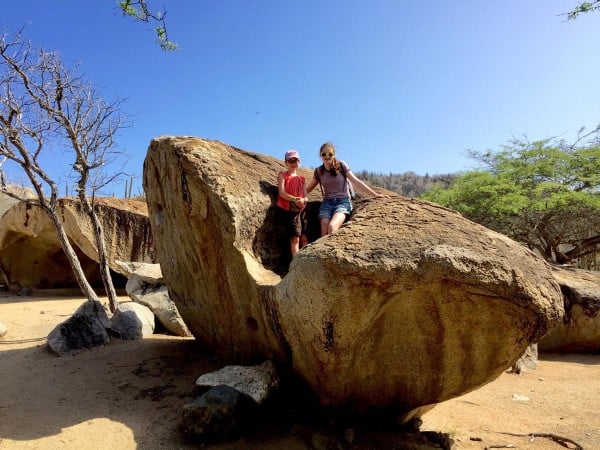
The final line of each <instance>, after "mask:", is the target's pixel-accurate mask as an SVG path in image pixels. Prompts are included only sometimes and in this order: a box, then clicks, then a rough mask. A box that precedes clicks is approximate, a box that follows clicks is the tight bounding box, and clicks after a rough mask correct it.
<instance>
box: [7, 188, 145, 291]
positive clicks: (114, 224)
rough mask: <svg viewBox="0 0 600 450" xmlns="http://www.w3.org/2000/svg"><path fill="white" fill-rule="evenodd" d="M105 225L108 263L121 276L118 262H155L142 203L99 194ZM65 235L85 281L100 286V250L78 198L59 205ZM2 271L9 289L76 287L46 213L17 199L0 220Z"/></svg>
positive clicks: (102, 219) (103, 223)
mask: <svg viewBox="0 0 600 450" xmlns="http://www.w3.org/2000/svg"><path fill="white" fill-rule="evenodd" d="M96 201H97V203H98V213H99V216H100V220H101V222H102V226H103V228H104V233H105V239H106V247H107V250H108V258H109V265H110V268H111V270H112V271H113V273H114V275H115V277H114V278H117V281H118V282H121V284H123V286H124V284H125V282H126V278H125V277H122V279H121V280H120V281H119V280H118V278H119V277H118V276H116V274H122V273H123V271H122V269H121V268H120V267H119V266H118V265H117V263H116V261H117V260H124V261H141V262H148V263H153V262H156V261H155V256H154V246H153V242H152V234H151V231H150V227H149V223H148V212H147V207H146V204H145V203H144V202H140V201H137V200H121V199H115V198H97V199H96ZM58 208H59V211H60V216H61V218H62V220H63V224H64V226H65V229H66V232H67V235H68V237H69V239H70V241H71V243H72V244H73V246H74V248H75V251H76V253H77V255H78V256H79V258H80V261H81V264H82V267H83V269H84V271H85V273H86V276H87V277H88V280H89V281H90V283H91V284H92V286H94V287H102V281H101V279H100V275H99V270H98V263H97V261H98V254H97V251H96V244H95V239H94V236H93V233H92V227H91V222H90V220H89V219H88V217H87V215H86V214H85V212H84V211H83V208H82V206H81V204H80V202H79V201H78V200H75V199H72V198H63V199H60V200H59V205H58ZM0 269H1V270H2V271H3V272H4V274H5V276H6V278H7V282H8V284H9V286H10V287H13V288H26V289H36V288H37V289H50V288H77V287H78V286H77V283H76V281H75V279H74V277H73V275H72V270H71V268H70V266H69V264H68V261H67V259H66V257H65V255H64V253H63V251H62V248H61V246H60V243H59V241H58V239H57V237H56V232H55V230H54V227H53V225H52V222H51V221H50V219H49V218H48V216H47V215H46V214H45V213H44V212H43V211H42V209H41V208H40V207H39V206H37V204H36V203H31V202H29V203H28V202H20V203H18V204H16V205H13V206H12V207H11V208H10V209H9V210H8V211H6V213H5V214H4V215H3V216H2V217H1V218H0Z"/></svg>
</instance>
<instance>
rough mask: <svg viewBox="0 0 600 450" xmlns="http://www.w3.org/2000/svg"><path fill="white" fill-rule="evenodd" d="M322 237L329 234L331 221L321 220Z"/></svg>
mask: <svg viewBox="0 0 600 450" xmlns="http://www.w3.org/2000/svg"><path fill="white" fill-rule="evenodd" d="M320 223H321V236H325V235H326V234H327V230H328V229H329V219H321V222H320Z"/></svg>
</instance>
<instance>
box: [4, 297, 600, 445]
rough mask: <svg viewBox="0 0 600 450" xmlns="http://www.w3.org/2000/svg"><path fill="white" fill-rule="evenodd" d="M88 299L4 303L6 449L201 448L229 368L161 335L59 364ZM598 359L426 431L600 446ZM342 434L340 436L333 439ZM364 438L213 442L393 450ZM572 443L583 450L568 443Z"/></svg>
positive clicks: (533, 376)
mask: <svg viewBox="0 0 600 450" xmlns="http://www.w3.org/2000/svg"><path fill="white" fill-rule="evenodd" d="M83 301H84V299H83V298H74V297H68V298H58V297H14V296H6V294H5V295H2V296H0V322H2V323H4V324H5V325H6V326H7V327H8V333H7V334H6V335H5V336H4V337H1V338H0V450H7V449H11V450H12V449H44V450H46V449H55V448H56V449H58V448H60V449H105V448H110V449H123V450H126V449H188V448H189V449H191V448H198V446H194V445H192V444H190V443H188V442H186V441H184V440H183V439H182V437H181V435H180V433H179V431H178V425H179V423H180V419H181V409H182V407H183V405H185V404H186V403H189V402H190V401H191V400H192V398H193V394H192V392H193V388H194V383H195V380H196V378H197V377H198V376H199V375H200V374H202V373H204V372H207V371H211V370H216V369H218V368H220V367H221V364H220V363H219V362H218V361H216V360H214V359H212V358H210V357H207V356H206V355H203V353H202V351H201V350H199V348H198V346H196V344H195V341H194V340H193V339H186V338H177V337H170V336H165V335H158V334H156V335H154V336H153V337H151V338H149V339H144V340H141V341H120V340H113V341H112V342H111V343H110V344H109V345H107V346H105V347H102V348H97V349H92V350H84V351H80V352H76V353H74V354H72V355H68V356H63V357H60V358H59V357H55V356H53V355H51V354H50V353H49V352H48V350H47V347H46V341H45V337H46V336H47V335H48V333H49V332H50V331H51V330H52V329H53V328H54V326H56V325H57V324H58V323H60V322H62V321H64V320H66V319H67V318H68V317H69V316H70V315H71V313H72V312H73V311H74V310H75V309H76V308H77V307H78V306H79V305H80V304H81V303H82V302H83ZM599 409H600V355H575V354H570V355H540V362H539V367H538V369H536V370H535V371H533V372H529V373H526V374H521V375H515V374H510V373H505V374H503V375H501V376H500V377H499V378H498V379H497V380H495V381H493V382H492V383H489V384H487V385H486V386H484V387H482V388H480V389H478V390H477V391H474V392H471V393H469V394H467V395H464V396H462V397H459V398H456V399H453V400H450V401H447V402H445V403H442V404H440V405H438V406H436V407H435V408H434V409H433V410H432V411H431V412H429V413H427V414H426V415H425V416H424V417H423V425H422V427H421V430H434V431H441V432H444V433H448V434H450V435H451V436H452V437H453V439H454V440H455V443H456V448H458V449H485V448H486V447H489V448H492V446H499V445H505V446H506V445H514V448H518V449H544V450H552V449H557V450H558V449H564V448H565V447H564V446H562V445H560V444H559V443H558V442H556V441H554V440H552V439H549V438H547V437H543V436H537V437H535V438H534V439H533V440H532V439H531V437H529V436H515V435H511V434H505V433H513V434H522V435H527V434H530V433H538V434H554V435H558V436H563V437H567V438H569V439H571V440H573V441H575V442H578V443H579V444H581V445H582V446H583V448H585V449H586V450H594V449H600V413H599ZM334 434H335V433H334ZM353 434H354V438H353V440H351V442H352V444H351V445H350V444H348V442H349V441H350V440H344V438H343V437H342V436H339V438H338V439H335V436H334V439H332V438H331V432H329V434H328V432H323V430H315V429H307V428H306V427H303V426H299V425H294V426H290V427H288V428H287V429H286V428H281V427H278V428H277V429H269V427H268V426H266V427H264V429H263V431H260V432H255V433H254V434H253V435H250V436H247V437H245V438H242V439H239V440H237V441H231V442H227V443H222V444H219V445H214V444H213V445H205V446H204V447H205V448H211V449H229V448H231V449H247V448H251V449H279V448H281V449H310V448H319V449H321V448H322V449H326V448H346V449H368V448H373V449H378V448H382V449H383V448H385V449H392V448H402V442H401V438H400V437H399V435H398V434H395V433H394V432H389V433H386V432H378V433H375V432H368V431H365V430H359V429H355V430H353ZM507 448H509V447H507ZM568 448H575V447H574V445H569V446H568Z"/></svg>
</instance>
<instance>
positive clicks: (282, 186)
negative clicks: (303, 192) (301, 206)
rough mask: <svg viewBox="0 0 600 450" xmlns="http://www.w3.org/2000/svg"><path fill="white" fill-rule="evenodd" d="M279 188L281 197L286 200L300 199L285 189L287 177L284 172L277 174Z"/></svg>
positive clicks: (294, 200) (295, 200)
mask: <svg viewBox="0 0 600 450" xmlns="http://www.w3.org/2000/svg"><path fill="white" fill-rule="evenodd" d="M277 189H278V190H279V196H280V197H281V198H284V199H285V200H288V201H290V202H297V201H298V197H295V196H293V195H290V194H288V193H287V192H286V191H285V177H284V174H283V172H282V173H280V174H279V175H277Z"/></svg>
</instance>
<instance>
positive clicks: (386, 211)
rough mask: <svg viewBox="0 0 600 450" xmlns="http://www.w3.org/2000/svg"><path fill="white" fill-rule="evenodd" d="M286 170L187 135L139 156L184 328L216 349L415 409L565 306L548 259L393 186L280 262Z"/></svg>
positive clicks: (329, 387)
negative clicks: (279, 203) (281, 186)
mask: <svg viewBox="0 0 600 450" xmlns="http://www.w3.org/2000/svg"><path fill="white" fill-rule="evenodd" d="M283 168H284V165H283V163H282V161H280V160H277V159H275V158H272V157H269V156H265V155H261V154H257V153H251V152H246V151H243V150H240V149H236V148H234V147H231V146H228V145H226V144H224V143H221V142H217V141H209V140H204V139H199V138H190V137H162V138H158V139H155V140H153V141H152V142H151V144H150V147H149V150H148V154H147V156H146V160H145V164H144V187H145V191H146V195H147V202H148V208H149V218H150V223H151V227H152V230H153V233H154V237H155V245H156V250H157V253H158V256H159V258H160V260H161V266H162V269H163V276H164V279H165V282H166V284H167V285H168V286H169V292H170V294H171V297H172V299H173V300H174V301H175V303H176V305H177V307H178V309H179V311H180V313H181V315H182V316H183V318H184V320H185V322H186V324H188V326H189V328H190V330H191V331H192V333H193V334H194V335H195V336H196V338H197V339H199V340H201V341H202V342H204V343H205V344H207V345H209V346H211V347H212V348H214V349H215V350H217V352H218V353H219V354H220V355H221V356H223V357H224V358H227V359H229V360H231V361H234V362H236V363H252V362H256V361H259V360H261V359H267V358H273V359H274V360H275V361H276V362H277V363H278V364H279V365H280V366H282V367H285V368H287V369H291V370H292V371H293V372H294V373H295V374H296V375H298V376H299V377H300V378H301V379H303V380H304V381H305V382H306V384H307V385H308V386H309V387H310V388H311V389H312V390H313V391H314V392H315V393H316V394H317V395H318V396H319V398H320V400H321V402H322V403H323V405H328V406H332V407H334V408H340V409H343V410H344V411H345V412H350V413H352V412H356V413H362V412H371V411H381V410H388V409H389V410H393V411H395V412H398V413H401V414H404V416H405V417H410V416H414V415H417V416H418V415H420V414H422V413H423V412H424V411H426V409H427V408H429V407H430V405H433V404H435V403H438V402H441V401H443V400H447V399H449V398H452V397H455V396H458V395H461V394H463V393H465V392H467V391H470V390H472V389H475V388H477V387H479V386H481V385H483V384H485V383H487V382H489V381H492V380H493V379H495V378H496V377H497V376H498V375H499V374H500V373H502V371H503V370H505V369H507V368H508V367H510V366H511V365H512V364H513V363H514V362H515V361H516V360H517V359H518V358H519V357H520V356H521V355H522V354H523V351H524V350H525V348H526V347H527V346H528V345H529V344H530V343H531V342H535V341H537V340H539V338H541V336H542V335H544V333H545V332H546V330H547V329H548V328H549V327H551V326H552V325H554V324H555V323H557V322H558V321H559V320H560V319H561V318H562V315H563V309H562V300H561V298H562V295H561V293H560V290H559V287H558V285H557V283H556V282H555V281H554V279H553V277H552V274H551V271H550V268H549V266H548V265H547V264H546V263H545V262H544V261H542V260H541V259H539V258H537V257H536V256H535V255H534V254H533V253H531V252H530V251H528V250H526V249H525V248H523V247H522V246H521V245H519V244H517V243H515V242H514V241H511V240H510V239H508V238H506V237H504V236H502V235H500V234H498V233H495V232H493V231H490V230H488V229H486V228H484V227H482V226H479V225H477V224H474V223H472V222H470V221H468V220H466V219H464V218H463V217H462V216H460V215H459V214H458V213H455V212H453V211H450V210H447V209H444V208H442V207H439V206H437V205H434V204H431V203H427V202H421V201H416V200H410V199H407V198H403V197H400V196H397V195H394V194H391V197H390V198H388V199H371V200H368V199H363V200H359V201H357V202H356V204H355V212H354V213H353V216H352V218H351V220H350V221H349V222H347V223H346V224H345V225H344V226H343V227H342V228H341V229H340V230H339V231H338V232H336V233H335V234H333V235H330V236H327V237H324V238H320V239H317V240H315V241H313V242H312V243H310V244H309V245H308V246H306V247H305V248H304V249H302V250H301V251H300V253H299V254H298V255H296V256H295V257H294V259H293V260H292V262H291V264H290V265H289V268H288V267H287V264H288V262H289V259H286V258H285V249H286V248H287V242H286V239H285V236H284V228H283V227H284V225H283V224H279V223H277V222H276V221H275V216H274V210H275V206H274V205H275V199H276V192H277V188H276V178H277V173H278V172H279V171H280V170H283ZM304 173H305V174H306V175H307V177H308V178H307V181H308V180H310V176H311V171H310V170H307V171H306V172H304ZM316 191H318V188H317V189H315V191H314V192H316ZM316 195H318V192H316ZM311 200H312V204H311V205H310V206H311V214H309V217H310V220H311V221H312V222H315V221H316V217H315V215H314V213H313V212H312V211H313V210H315V211H316V207H318V200H319V198H318V197H315V198H311ZM282 236H284V238H283V239H282V238H281V237H282ZM284 265H285V266H286V267H285V268H284V269H283V268H282V266H284Z"/></svg>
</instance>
